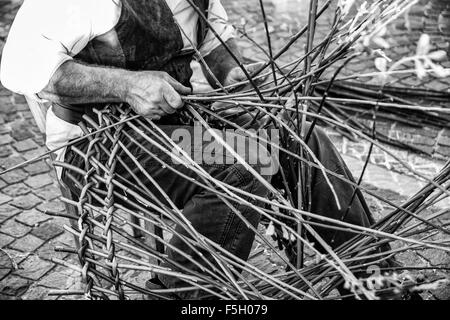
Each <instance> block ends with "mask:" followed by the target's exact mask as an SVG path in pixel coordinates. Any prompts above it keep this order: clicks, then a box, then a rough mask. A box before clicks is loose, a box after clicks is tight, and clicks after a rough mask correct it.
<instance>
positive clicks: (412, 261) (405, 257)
mask: <svg viewBox="0 0 450 320" xmlns="http://www.w3.org/2000/svg"><path fill="white" fill-rule="evenodd" d="M395 259H396V260H397V261H398V262H400V263H402V264H403V265H405V266H415V267H426V266H427V263H426V261H425V260H424V259H422V258H421V257H420V256H419V255H418V254H417V253H415V252H413V251H406V252H402V253H399V254H397V255H396V256H395Z"/></svg>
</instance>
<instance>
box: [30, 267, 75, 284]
mask: <svg viewBox="0 0 450 320" xmlns="http://www.w3.org/2000/svg"><path fill="white" fill-rule="evenodd" d="M75 278H79V273H78V272H76V271H73V270H70V269H67V268H64V267H61V266H58V267H56V269H55V270H54V271H52V272H51V273H49V274H48V275H46V276H45V277H44V278H42V279H41V280H40V281H39V285H41V286H44V287H48V288H52V289H58V290H67V289H69V288H71V287H72V286H73V285H74V280H75Z"/></svg>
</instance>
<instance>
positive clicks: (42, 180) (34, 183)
mask: <svg viewBox="0 0 450 320" xmlns="http://www.w3.org/2000/svg"><path fill="white" fill-rule="evenodd" d="M53 182H54V181H53V179H52V177H50V176H49V175H48V174H40V175H37V176H32V177H29V178H28V179H27V180H25V184H26V185H28V186H29V187H30V188H33V189H39V188H42V187H45V186H48V185H50V184H53Z"/></svg>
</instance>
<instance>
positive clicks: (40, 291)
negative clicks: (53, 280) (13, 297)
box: [21, 285, 56, 300]
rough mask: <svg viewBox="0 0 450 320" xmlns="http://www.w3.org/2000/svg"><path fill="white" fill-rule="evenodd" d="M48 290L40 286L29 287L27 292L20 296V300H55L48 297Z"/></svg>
mask: <svg viewBox="0 0 450 320" xmlns="http://www.w3.org/2000/svg"><path fill="white" fill-rule="evenodd" d="M48 293H49V289H48V288H46V287H42V286H36V285H33V286H31V287H30V288H29V289H28V291H27V292H25V293H24V294H23V295H22V297H21V298H22V300H55V299H56V297H55V296H53V297H52V296H49V295H48Z"/></svg>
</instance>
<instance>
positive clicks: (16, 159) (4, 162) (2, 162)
mask: <svg viewBox="0 0 450 320" xmlns="http://www.w3.org/2000/svg"><path fill="white" fill-rule="evenodd" d="M24 161H25V159H24V158H23V157H21V156H17V155H14V156H11V157H8V158H3V159H0V167H2V168H3V169H9V168H11V167H13V166H15V165H18V164H21V163H23V162H24Z"/></svg>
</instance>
